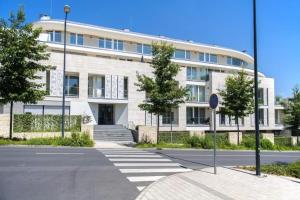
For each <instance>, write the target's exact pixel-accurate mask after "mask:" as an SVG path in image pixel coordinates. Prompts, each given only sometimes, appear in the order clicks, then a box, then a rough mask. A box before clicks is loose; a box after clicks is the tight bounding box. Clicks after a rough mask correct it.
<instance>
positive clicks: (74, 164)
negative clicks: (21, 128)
mask: <svg viewBox="0 0 300 200" xmlns="http://www.w3.org/2000/svg"><path fill="white" fill-rule="evenodd" d="M149 151H152V152H154V153H155V155H157V154H159V155H161V157H163V158H169V159H171V160H172V161H173V162H174V163H175V162H176V163H180V164H181V165H183V166H185V167H187V168H191V169H199V168H204V167H207V166H210V165H212V162H213V158H212V155H213V152H212V151H201V150H159V151H156V150H149ZM149 151H148V152H149ZM125 154H126V153H124V155H123V154H122V155H119V156H125ZM254 155H255V154H254V152H249V151H219V152H217V163H218V165H219V166H233V165H253V164H255V156H254ZM106 156H107V155H106ZM106 156H105V155H104V154H103V152H100V151H97V150H96V149H92V148H90V149H88V148H16V147H0V200H48V199H49V200H73V199H74V200H83V199H84V200H90V199H92V200H93V199H97V200H114V199H116V200H131V199H135V197H136V196H137V195H138V194H139V191H138V189H137V186H138V185H137V183H132V182H130V181H128V178H127V176H129V175H128V174H127V175H126V174H125V173H121V172H120V170H119V169H118V167H115V166H114V165H113V162H111V161H110V160H109V159H108V158H107V157H106ZM126 156H130V155H126ZM131 156H132V155H131ZM135 156H136V155H135ZM148 156H151V157H154V156H153V155H148ZM261 158H262V163H272V162H279V161H280V162H291V161H295V160H299V159H300V152H262V157H261ZM148 163H149V162H148ZM150 164H151V163H150ZM153 164H155V163H153ZM156 164H158V163H156ZM127 168H129V167H127ZM134 168H135V167H134ZM148 168H149V167H148ZM150 170H151V169H150ZM150 174H152V173H148V174H146V173H145V174H143V173H141V172H139V174H138V175H140V176H147V175H150ZM167 174H168V173H167ZM161 175H164V174H161ZM130 176H131V174H130Z"/></svg>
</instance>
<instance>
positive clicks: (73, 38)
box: [70, 33, 76, 44]
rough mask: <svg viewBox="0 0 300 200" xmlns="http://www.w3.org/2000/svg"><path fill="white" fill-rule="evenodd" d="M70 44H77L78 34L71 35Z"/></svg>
mask: <svg viewBox="0 0 300 200" xmlns="http://www.w3.org/2000/svg"><path fill="white" fill-rule="evenodd" d="M70 44H76V34H75V33H70Z"/></svg>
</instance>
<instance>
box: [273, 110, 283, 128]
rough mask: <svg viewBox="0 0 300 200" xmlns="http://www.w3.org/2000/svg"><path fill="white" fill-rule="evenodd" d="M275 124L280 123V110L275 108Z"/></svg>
mask: <svg viewBox="0 0 300 200" xmlns="http://www.w3.org/2000/svg"><path fill="white" fill-rule="evenodd" d="M275 124H276V125H281V124H282V121H281V110H275Z"/></svg>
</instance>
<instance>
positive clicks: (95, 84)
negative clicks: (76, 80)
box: [88, 75, 105, 98]
mask: <svg viewBox="0 0 300 200" xmlns="http://www.w3.org/2000/svg"><path fill="white" fill-rule="evenodd" d="M88 96H89V97H90V98H103V97H105V77H104V76H98V75H90V76H89V78H88Z"/></svg>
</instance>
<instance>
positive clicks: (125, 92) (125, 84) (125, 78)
mask: <svg viewBox="0 0 300 200" xmlns="http://www.w3.org/2000/svg"><path fill="white" fill-rule="evenodd" d="M124 98H126V99H127V98H128V78H127V77H124Z"/></svg>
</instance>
